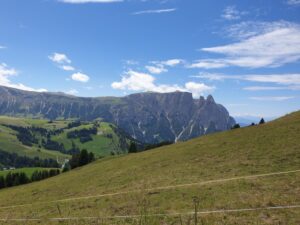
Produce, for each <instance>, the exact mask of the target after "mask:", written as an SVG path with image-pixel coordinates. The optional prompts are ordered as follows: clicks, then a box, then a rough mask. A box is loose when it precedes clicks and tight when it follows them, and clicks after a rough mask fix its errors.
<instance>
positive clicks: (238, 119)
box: [234, 116, 275, 127]
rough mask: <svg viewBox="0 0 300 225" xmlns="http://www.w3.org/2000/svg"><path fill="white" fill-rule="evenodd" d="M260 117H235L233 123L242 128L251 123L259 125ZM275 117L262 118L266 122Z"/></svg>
mask: <svg viewBox="0 0 300 225" xmlns="http://www.w3.org/2000/svg"><path fill="white" fill-rule="evenodd" d="M261 118H262V117H258V116H235V117H234V119H235V121H236V122H237V123H238V124H240V125H241V126H242V127H244V126H249V125H250V124H252V123H255V124H257V123H259V121H260V120H261ZM274 119H275V117H264V120H265V121H266V122H268V121H271V120H274Z"/></svg>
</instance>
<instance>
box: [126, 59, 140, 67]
mask: <svg viewBox="0 0 300 225" xmlns="http://www.w3.org/2000/svg"><path fill="white" fill-rule="evenodd" d="M123 62H124V63H125V64H126V65H129V66H132V65H138V64H139V62H138V61H136V60H133V59H128V60H123Z"/></svg>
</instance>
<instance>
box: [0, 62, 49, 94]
mask: <svg viewBox="0 0 300 225" xmlns="http://www.w3.org/2000/svg"><path fill="white" fill-rule="evenodd" d="M16 75H18V72H17V71H16V70H15V69H14V68H9V67H8V66H7V65H6V64H5V63H2V64H0V85H2V86H6V87H11V88H17V89H21V90H24V91H37V92H46V91H47V90H46V89H44V88H40V89H35V88H31V87H28V86H26V85H24V84H21V83H13V82H12V81H11V80H10V77H11V76H16Z"/></svg>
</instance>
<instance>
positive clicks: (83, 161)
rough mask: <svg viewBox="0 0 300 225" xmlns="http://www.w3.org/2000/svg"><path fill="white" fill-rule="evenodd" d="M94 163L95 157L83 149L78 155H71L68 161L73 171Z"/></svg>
mask: <svg viewBox="0 0 300 225" xmlns="http://www.w3.org/2000/svg"><path fill="white" fill-rule="evenodd" d="M93 161H95V155H94V154H93V153H92V152H88V151H87V150H85V149H83V150H81V151H80V153H76V154H73V155H72V158H71V159H70V161H69V165H70V167H71V168H70V169H75V168H77V167H80V166H84V165H87V164H89V163H91V162H93Z"/></svg>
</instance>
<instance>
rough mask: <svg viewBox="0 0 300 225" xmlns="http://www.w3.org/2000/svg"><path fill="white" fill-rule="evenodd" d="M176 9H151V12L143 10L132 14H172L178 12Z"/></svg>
mask: <svg viewBox="0 0 300 225" xmlns="http://www.w3.org/2000/svg"><path fill="white" fill-rule="evenodd" d="M176 10H177V9H176V8H170V9H154V10H153V9H151V10H143V11H138V12H134V13H132V14H133V15H142V14H161V13H170V12H174V11H176Z"/></svg>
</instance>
